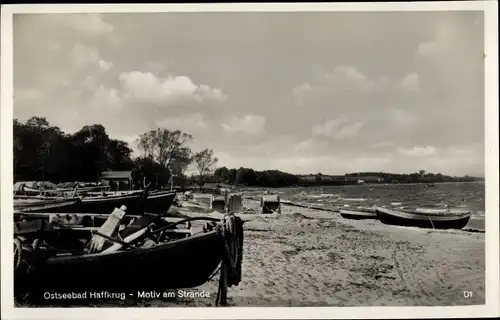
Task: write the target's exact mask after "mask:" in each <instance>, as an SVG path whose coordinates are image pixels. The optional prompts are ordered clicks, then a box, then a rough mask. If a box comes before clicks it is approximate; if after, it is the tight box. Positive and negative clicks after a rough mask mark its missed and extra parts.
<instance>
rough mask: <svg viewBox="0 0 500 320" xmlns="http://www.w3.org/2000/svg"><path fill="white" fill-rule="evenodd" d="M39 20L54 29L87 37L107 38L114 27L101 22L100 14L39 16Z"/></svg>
mask: <svg viewBox="0 0 500 320" xmlns="http://www.w3.org/2000/svg"><path fill="white" fill-rule="evenodd" d="M38 17H39V19H40V20H43V22H44V23H45V24H50V25H52V26H54V27H56V28H66V29H68V31H70V32H76V33H78V34H82V35H85V36H88V37H98V36H109V35H111V34H113V30H114V27H113V26H112V25H111V24H108V23H106V22H104V21H103V16H102V15H101V14H94V13H87V14H85V13H82V14H69V13H68V14H40V15H38Z"/></svg>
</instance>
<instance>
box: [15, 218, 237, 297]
mask: <svg viewBox="0 0 500 320" xmlns="http://www.w3.org/2000/svg"><path fill="white" fill-rule="evenodd" d="M158 217H159V215H158ZM144 218H145V217H142V218H141V219H144ZM227 219H229V220H227ZM155 220H157V219H155V218H152V219H149V221H147V222H146V221H145V220H144V221H143V222H145V223H142V222H141V223H136V224H135V226H133V227H132V228H131V230H129V231H128V232H127V231H126V229H125V230H123V231H122V232H121V233H124V234H122V236H124V239H123V240H120V238H116V239H115V240H113V238H111V237H107V236H106V237H105V238H107V239H108V240H113V241H114V242H116V243H119V244H121V245H124V246H125V247H124V249H123V250H119V249H120V248H115V247H116V246H112V247H108V248H107V249H105V250H104V251H100V252H97V253H91V254H88V253H85V252H81V253H75V252H73V253H70V255H67V254H60V252H59V251H57V252H51V251H50V250H48V249H43V250H42V249H39V250H33V248H34V247H35V246H33V245H31V244H29V242H24V243H21V242H20V240H18V238H15V240H14V248H15V250H14V261H15V268H14V270H15V272H14V292H15V295H16V297H21V296H25V295H26V293H28V294H29V296H30V299H31V300H32V301H33V300H34V301H36V302H42V303H43V302H45V303H47V302H48V301H47V299H46V297H45V296H44V293H47V292H52V293H56V292H59V293H65V292H66V293H67V292H80V293H83V292H87V293H89V292H109V293H111V292H122V293H125V294H126V295H127V296H126V298H130V296H131V297H132V298H134V297H135V298H136V297H137V294H138V292H148V291H157V292H164V291H165V290H173V289H181V288H192V287H197V286H199V285H202V284H203V283H205V282H206V281H207V280H209V278H210V277H211V275H213V274H214V272H215V271H216V269H217V267H218V265H219V264H221V263H222V267H221V268H222V270H225V271H224V272H222V273H221V277H225V280H224V281H222V279H221V281H220V282H219V285H220V286H225V289H222V291H220V292H221V297H222V298H220V303H226V298H225V295H226V292H227V287H230V286H232V285H238V283H239V282H240V280H241V261H242V260H241V259H242V251H241V250H242V247H243V221H242V220H241V219H240V218H238V217H235V216H234V215H233V216H225V217H224V221H222V222H221V223H220V224H218V225H214V224H212V225H211V226H212V227H211V228H207V229H205V228H204V229H203V232H201V233H199V234H194V235H191V236H190V237H186V238H182V239H178V240H173V241H170V239H169V237H168V236H167V237H164V236H163V231H168V230H169V229H170V228H172V227H173V225H175V224H180V223H183V222H185V221H187V220H209V221H214V220H217V219H213V218H206V217H205V218H187V219H185V220H180V221H178V222H176V223H173V224H166V225H165V224H164V225H163V226H161V227H158V225H157V224H156V223H155V222H154V221H155ZM150 222H153V224H151V223H150ZM229 225H230V226H229ZM144 228H147V229H148V230H149V231H147V232H140V235H139V236H137V237H132V238H133V239H132V240H135V243H133V244H132V243H131V242H130V241H131V240H130V239H129V240H130V241H129V242H127V241H125V240H126V239H128V238H131V237H130V236H134V235H135V234H136V232H135V230H139V231H142V230H143V229H144ZM151 228H153V229H151ZM125 233H129V234H130V236H126V234H125ZM98 235H99V234H98ZM146 242H148V245H147V246H146ZM26 243H28V245H26ZM151 243H153V244H151ZM119 247H120V246H119ZM38 248H45V247H43V246H38ZM228 261H235V262H236V264H233V263H231V264H229V262H228ZM219 290H221V287H219ZM129 295H130V296H129ZM87 299H90V300H94V301H95V300H96V299H95V298H94V299H93V297H87ZM217 300H218V301H219V297H218V299H217ZM216 304H217V301H216Z"/></svg>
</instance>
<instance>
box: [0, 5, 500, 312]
mask: <svg viewBox="0 0 500 320" xmlns="http://www.w3.org/2000/svg"><path fill="white" fill-rule="evenodd" d="M417 10H418V11H442V10H481V11H484V14H485V15H484V21H485V53H486V57H485V77H486V79H485V80H486V81H485V95H486V96H485V103H486V110H485V136H486V137H485V146H486V148H485V155H486V165H485V170H486V172H485V174H486V210H487V211H488V212H489V213H488V214H487V215H486V221H485V223H486V249H485V251H486V265H487V267H486V279H485V285H486V305H482V306H456V307H318V308H291V307H288V308H247V307H245V308H243V307H241V308H169V309H168V310H166V308H123V309H122V308H78V309H62V308H32V309H30V308H22V309H21V308H13V290H12V288H13V274H12V273H13V269H12V252H13V251H12V250H13V247H12V240H11V239H12V238H11V234H12V208H13V197H12V181H13V161H12V141H13V140H12V139H13V137H12V118H13V110H12V105H13V76H12V75H13V73H12V68H13V59H12V58H13V57H12V50H13V49H12V37H13V35H12V14H13V13H70V12H75V13H76V12H95V13H109V12H196V11H205V12H206V11H218V12H224V11H225V12H231V11H254V12H258V11H260V12H262V11H417ZM1 26H2V29H1V30H2V34H1V49H2V50H1V118H0V120H1V126H0V129H1V144H0V147H1V155H2V159H1V162H0V165H1V175H0V177H1V179H2V184H1V188H0V190H1V198H0V200H1V201H0V204H1V206H2V207H1V208H2V210H1V213H2V214H1V227H2V229H1V231H2V232H1V240H2V242H1V243H2V248H1V249H2V250H1V257H2V260H1V261H2V269H1V277H2V278H1V285H2V291H1V293H2V295H1V299H2V300H1V302H2V303H1V305H2V318H5V319H9V320H10V319H42V318H51V319H54V318H62V319H89V318H107V317H109V318H113V319H114V318H116V319H118V318H119V319H131V318H141V319H145V318H152V319H157V318H165V317H168V318H169V319H170V318H172V319H174V318H175V319H193V318H200V319H208V318H217V319H236V318H238V319H257V318H266V319H293V318H299V319H320V318H330V319H334V318H335V319H336V318H342V319H347V318H366V319H373V318H455V317H463V318H469V317H471V318H472V317H495V316H499V315H500V306H499V301H500V294H499V272H500V271H499V255H498V254H499V232H498V231H499V230H498V226H499V216H498V210H499V201H498V194H499V180H498V175H499V171H498V168H499V166H498V165H499V158H498V133H499V131H498V116H499V114H498V101H499V100H498V99H499V95H498V4H497V1H468V2H438V1H433V2H426V3H422V2H401V3H376V2H367V3H335V4H332V3H308V4H304V3H301V4H294V3H286V4H285V3H279V4H276V3H266V4H255V3H254V4H202V5H199V4H171V5H163V4H135V5H132V4H130V5H114V4H105V5H103V4H96V5H81V4H80V5H65V4H64V5H59V4H58V5H44V4H42V5H37V4H30V5H5V6H2V11H1ZM494 212H496V213H497V214H494Z"/></svg>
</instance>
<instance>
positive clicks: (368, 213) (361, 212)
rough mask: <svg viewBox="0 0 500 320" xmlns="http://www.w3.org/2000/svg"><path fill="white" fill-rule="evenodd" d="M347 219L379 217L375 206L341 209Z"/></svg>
mask: <svg viewBox="0 0 500 320" xmlns="http://www.w3.org/2000/svg"><path fill="white" fill-rule="evenodd" d="M339 211H340V215H341V216H342V218H345V219H355V220H361V219H377V211H375V208H373V207H355V208H353V209H339Z"/></svg>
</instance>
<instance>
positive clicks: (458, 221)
mask: <svg viewBox="0 0 500 320" xmlns="http://www.w3.org/2000/svg"><path fill="white" fill-rule="evenodd" d="M375 210H376V212H377V216H378V218H379V220H380V221H381V222H382V223H385V224H391V225H400V226H409V227H421V228H432V229H462V228H464V227H465V226H466V225H467V223H468V222H469V220H470V217H471V213H470V211H459V210H452V209H425V208H411V209H410V208H403V209H400V210H396V209H389V208H385V207H378V206H377V207H375Z"/></svg>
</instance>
